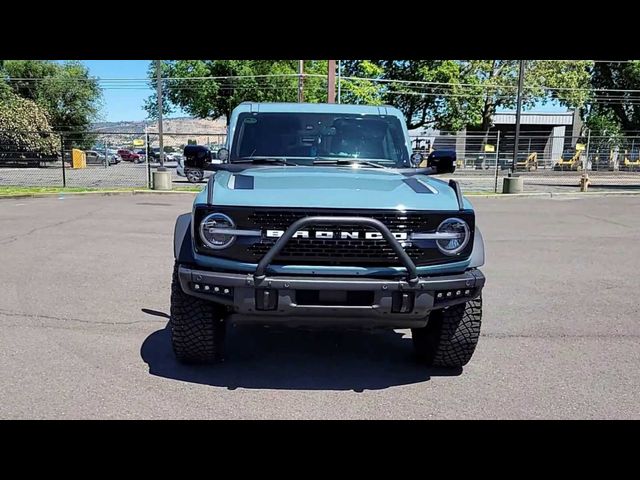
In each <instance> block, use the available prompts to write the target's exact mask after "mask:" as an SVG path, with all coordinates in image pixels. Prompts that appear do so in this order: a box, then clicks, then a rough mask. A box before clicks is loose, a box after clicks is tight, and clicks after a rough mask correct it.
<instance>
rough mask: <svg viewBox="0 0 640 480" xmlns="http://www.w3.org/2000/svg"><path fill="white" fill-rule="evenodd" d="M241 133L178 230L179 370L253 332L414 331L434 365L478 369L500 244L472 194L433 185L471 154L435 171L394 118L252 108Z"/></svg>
mask: <svg viewBox="0 0 640 480" xmlns="http://www.w3.org/2000/svg"><path fill="white" fill-rule="evenodd" d="M229 131H230V132H233V135H232V136H231V137H230V138H229V139H228V142H229V143H228V144H227V146H226V148H221V149H220V150H219V151H218V155H217V156H218V158H219V159H221V160H223V163H222V164H219V165H213V164H212V165H207V169H210V170H213V171H215V174H214V175H213V176H212V177H211V178H210V179H209V181H208V182H207V185H206V187H205V188H204V189H203V190H202V191H201V192H200V193H199V194H198V195H196V197H195V199H194V202H193V207H192V209H191V211H190V212H188V213H185V214H183V215H180V216H179V217H178V218H177V220H176V224H175V228H174V259H175V263H174V270H173V278H172V284H171V300H170V302H171V322H170V331H171V341H172V345H173V351H174V353H175V355H176V357H177V358H178V360H179V361H182V362H188V363H208V362H215V361H217V360H221V359H223V352H224V337H225V327H226V325H227V323H230V322H233V323H243V322H250V323H258V324H264V325H267V324H281V325H287V324H291V325H304V324H307V325H315V326H318V325H323V324H325V325H329V324H331V325H333V326H335V325H338V326H339V327H340V328H345V327H347V326H349V327H351V326H354V325H359V326H375V327H385V328H411V330H412V340H413V345H414V348H415V352H416V357H417V358H419V359H420V360H422V361H423V362H424V363H426V364H427V365H431V366H435V367H441V368H455V369H458V368H460V367H462V366H463V365H465V364H466V363H467V362H469V360H470V359H471V357H472V355H473V352H474V350H475V348H476V344H477V342H478V338H479V336H480V324H481V318H482V289H483V287H484V284H485V277H484V275H483V274H482V272H481V271H480V270H479V267H481V266H482V265H483V264H484V243H483V240H482V235H481V233H480V230H479V229H478V227H477V225H476V217H475V212H474V209H473V206H472V205H471V203H470V202H469V201H468V200H467V199H466V198H464V196H463V195H462V192H461V189H460V186H459V184H458V183H457V182H456V181H454V180H449V181H448V182H446V181H443V180H441V179H433V178H432V177H431V175H436V174H451V173H453V172H454V170H455V167H456V154H455V152H453V151H443V150H435V151H433V152H431V153H430V154H429V156H428V158H427V166H426V167H422V168H420V167H419V164H420V161H421V160H422V158H421V155H420V154H412V153H411V140H410V138H409V134H408V131H407V126H406V121H405V119H404V117H403V115H402V113H401V112H400V110H398V109H396V108H394V107H390V106H384V107H380V106H363V105H341V104H298V103H261V104H253V103H249V102H245V103H242V104H240V105H239V106H238V107H236V108H235V109H234V110H233V112H232V114H231V117H230V128H229ZM194 147H195V146H194ZM202 153H203V154H204V155H203V156H204V157H207V154H206V152H202ZM185 156H187V157H190V156H191V155H189V154H188V152H185ZM198 157H199V156H198V155H197V154H196V155H194V159H195V161H196V162H197V161H198ZM187 165H189V162H187ZM379 354H380V355H381V356H384V355H385V354H384V352H379Z"/></svg>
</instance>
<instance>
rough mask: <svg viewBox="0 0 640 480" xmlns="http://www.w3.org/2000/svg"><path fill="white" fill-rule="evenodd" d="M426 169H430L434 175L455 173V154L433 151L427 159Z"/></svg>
mask: <svg viewBox="0 0 640 480" xmlns="http://www.w3.org/2000/svg"><path fill="white" fill-rule="evenodd" d="M427 167H432V168H433V169H434V170H435V171H436V174H440V173H453V172H455V170H456V152H455V151H453V150H434V151H433V152H431V153H430V154H429V156H428V157H427Z"/></svg>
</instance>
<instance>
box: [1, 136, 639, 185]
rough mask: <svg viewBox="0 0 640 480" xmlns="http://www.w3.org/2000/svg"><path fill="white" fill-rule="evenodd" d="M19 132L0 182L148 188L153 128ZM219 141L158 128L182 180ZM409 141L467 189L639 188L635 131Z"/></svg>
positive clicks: (6, 143) (155, 155) (8, 144)
mask: <svg viewBox="0 0 640 480" xmlns="http://www.w3.org/2000/svg"><path fill="white" fill-rule="evenodd" d="M20 133H21V132H0V186H25V187H27V186H28V187H32V186H56V187H58V186H60V187H84V188H119V187H125V188H148V187H150V186H151V179H152V175H151V173H152V171H153V170H154V169H156V168H158V167H159V158H160V149H159V136H158V134H157V133H145V132H105V131H101V132H83V133H82V134H77V133H76V134H70V133H55V134H51V133H50V132H49V133H42V134H39V133H37V132H36V133H34V132H30V133H29V135H26V136H25V135H20ZM36 137H37V138H36ZM34 138H36V139H37V141H35V140H34ZM25 139H26V140H25ZM225 142H226V135H225V134H223V133H219V132H195V133H194V132H190V133H165V134H164V135H163V144H164V151H165V166H166V167H167V168H168V169H169V170H170V171H172V172H173V180H174V182H175V183H177V184H181V183H184V184H187V183H188V181H187V179H186V178H185V177H184V176H182V174H183V172H182V170H181V168H179V161H180V159H181V157H182V152H183V149H184V146H185V145H188V144H198V145H207V146H209V147H210V148H211V149H212V150H213V151H217V150H218V149H219V148H220V147H221V146H222V145H224V144H225ZM412 143H413V148H414V150H417V151H421V152H424V153H427V152H429V151H431V150H433V149H453V150H455V151H456V153H457V168H456V171H455V173H454V174H452V175H451V177H452V178H455V179H457V180H458V181H459V182H460V184H461V186H462V188H463V190H464V191H466V192H500V191H502V178H503V177H505V176H507V175H509V174H510V173H511V171H512V170H514V173H515V174H516V175H520V176H522V177H523V181H524V190H525V191H530V192H559V191H572V190H575V191H577V190H578V189H579V185H580V179H581V176H582V175H583V173H587V174H588V175H589V181H590V188H591V189H605V190H634V189H640V136H624V137H615V138H614V137H605V136H595V135H589V134H587V135H586V136H582V137H571V136H553V135H549V133H548V132H546V133H545V132H527V133H526V134H525V135H521V136H520V140H519V147H518V155H517V156H516V162H515V164H514V162H513V158H514V153H513V152H514V135H513V133H508V134H504V135H502V134H500V133H499V132H489V133H478V132H465V133H438V134H437V135H431V136H428V135H426V136H414V137H412Z"/></svg>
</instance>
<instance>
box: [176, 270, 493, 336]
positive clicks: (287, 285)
mask: <svg viewBox="0 0 640 480" xmlns="http://www.w3.org/2000/svg"><path fill="white" fill-rule="evenodd" d="M178 275H179V280H180V285H181V287H182V289H183V291H184V292H185V293H186V294H188V295H192V296H195V297H198V298H202V299H205V300H209V301H212V302H216V303H220V304H224V305H228V306H229V307H230V308H231V311H232V314H231V318H230V319H231V320H235V321H257V322H269V323H276V322H289V323H327V322H333V321H335V322H336V323H344V322H345V321H346V320H349V319H351V320H354V321H355V322H356V323H368V324H379V325H385V326H395V327H398V328H408V327H413V326H416V327H418V326H424V325H425V324H426V321H427V314H428V313H429V311H431V310H433V309H439V308H444V307H448V306H451V305H455V304H458V303H464V302H466V301H468V300H471V299H472V298H476V297H477V296H479V295H480V293H481V291H482V288H483V287H484V283H485V277H484V275H483V274H482V272H480V270H477V269H470V270H467V271H466V272H464V273H460V274H455V275H443V276H432V277H418V279H417V281H414V282H409V281H406V280H397V279H375V278H353V277H316V276H289V277H286V276H266V275H265V276H264V277H262V278H257V277H256V276H255V275H251V274H242V273H224V272H213V271H207V270H200V269H192V268H189V267H187V266H184V265H181V266H180V267H179V269H178ZM439 294H440V295H439ZM354 299H355V301H354Z"/></svg>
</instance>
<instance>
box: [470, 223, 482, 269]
mask: <svg viewBox="0 0 640 480" xmlns="http://www.w3.org/2000/svg"><path fill="white" fill-rule="evenodd" d="M482 265H484V238H482V232H480V229H479V228H478V227H477V226H476V228H475V231H474V234H473V250H472V251H471V257H470V263H469V268H478V267H481V266H482Z"/></svg>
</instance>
